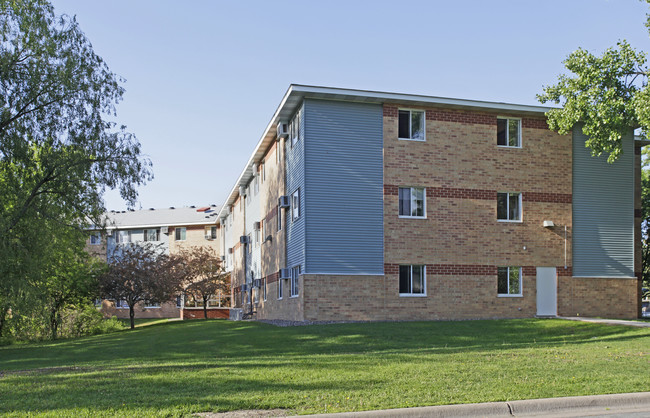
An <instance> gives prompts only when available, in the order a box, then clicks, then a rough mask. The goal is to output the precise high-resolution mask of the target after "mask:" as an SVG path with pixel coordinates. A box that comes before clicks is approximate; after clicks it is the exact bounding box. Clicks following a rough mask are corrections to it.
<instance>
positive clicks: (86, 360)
mask: <svg viewBox="0 0 650 418" xmlns="http://www.w3.org/2000/svg"><path fill="white" fill-rule="evenodd" d="M649 354H650V329H647V328H643V329H639V328H632V327H622V326H609V325H601V324H588V323H581V322H573V321H562V320H536V319H524V320H501V321H460V322H409V323H365V324H337V325H320V326H305V327H294V328H277V327H274V326H271V325H267V324H261V323H255V322H229V321H223V320H211V321H188V322H180V321H179V322H165V323H161V324H155V325H149V326H146V327H142V328H138V329H136V330H134V331H121V332H117V333H113V334H105V335H99V336H93V337H86V338H81V339H74V340H65V341H59V342H53V343H40V344H29V345H20V346H6V347H0V371H2V372H1V373H0V376H1V377H0V414H9V415H11V414H14V415H17V416H18V415H20V416H24V415H27V414H37V413H44V414H50V415H70V416H71V415H75V416H76V415H92V416H102V415H104V416H112V415H120V416H124V415H131V416H142V415H158V414H159V415H172V416H176V415H185V414H189V413H192V412H203V411H215V412H216V411H229V410H238V409H272V408H282V409H287V410H288V412H290V413H296V414H303V413H319V412H340V411H358V410H368V409H383V408H401V407H412V406H424V405H440V404H456V403H470V402H487V401H504V400H514V399H528V398H545V397H557V396H571V395H587V394H604V393H620V392H639V391H646V390H648V388H649V385H648V378H647V371H648V366H649V365H650V356H649Z"/></svg>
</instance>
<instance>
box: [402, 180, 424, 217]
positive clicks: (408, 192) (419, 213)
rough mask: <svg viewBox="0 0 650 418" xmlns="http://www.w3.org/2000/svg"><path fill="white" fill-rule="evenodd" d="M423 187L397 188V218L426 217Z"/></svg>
mask: <svg viewBox="0 0 650 418" xmlns="http://www.w3.org/2000/svg"><path fill="white" fill-rule="evenodd" d="M425 196H426V194H425V189H424V187H400V188H399V216H405V217H409V218H424V217H426V200H425Z"/></svg>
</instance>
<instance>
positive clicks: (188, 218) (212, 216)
mask: <svg viewBox="0 0 650 418" xmlns="http://www.w3.org/2000/svg"><path fill="white" fill-rule="evenodd" d="M219 209H220V207H219V206H216V205H210V206H203V207H197V206H190V207H182V208H175V207H169V208H165V209H154V208H150V209H147V210H131V211H110V212H108V213H106V228H105V230H104V231H100V230H96V231H92V232H91V234H90V237H89V239H88V242H87V245H86V248H87V249H88V251H89V252H90V253H91V254H93V255H95V256H97V257H100V258H102V259H105V260H107V259H108V257H111V255H112V254H113V252H114V250H115V248H116V247H119V246H120V245H142V244H144V243H152V244H155V245H159V246H160V247H161V250H162V251H163V252H164V253H166V254H175V253H178V252H179V251H180V250H182V249H183V248H190V247H197V246H206V247H209V248H213V249H214V250H215V251H217V252H218V253H220V252H221V247H220V241H219V240H217V235H218V234H217V231H218V230H219V228H220V227H221V225H220V224H218V223H217V214H218V212H219ZM209 304H210V306H209V309H210V314H209V315H210V317H227V316H228V312H227V310H221V309H219V308H227V307H229V306H230V295H215V297H214V299H213V300H211V301H210V302H209ZM102 311H103V312H104V314H105V315H106V316H116V317H118V318H128V317H129V307H128V305H126V303H125V302H123V301H112V300H111V301H109V300H104V301H102ZM135 315H136V318H181V317H183V318H199V317H200V318H202V317H203V305H202V301H195V300H194V299H189V298H188V297H187V296H185V295H179V296H178V297H177V298H176V300H173V301H169V302H167V303H163V304H157V303H142V304H140V306H137V307H136V310H135Z"/></svg>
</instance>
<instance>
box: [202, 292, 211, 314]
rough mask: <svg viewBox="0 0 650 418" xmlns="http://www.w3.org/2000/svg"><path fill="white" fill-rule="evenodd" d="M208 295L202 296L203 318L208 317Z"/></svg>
mask: <svg viewBox="0 0 650 418" xmlns="http://www.w3.org/2000/svg"><path fill="white" fill-rule="evenodd" d="M209 298H210V297H209V296H208V297H207V298H206V297H205V296H204V297H203V318H204V319H208V299H209Z"/></svg>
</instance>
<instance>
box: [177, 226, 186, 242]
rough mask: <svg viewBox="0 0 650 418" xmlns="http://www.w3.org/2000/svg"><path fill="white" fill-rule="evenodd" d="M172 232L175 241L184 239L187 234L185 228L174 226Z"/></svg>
mask: <svg viewBox="0 0 650 418" xmlns="http://www.w3.org/2000/svg"><path fill="white" fill-rule="evenodd" d="M174 232H175V235H176V237H175V238H176V241H185V238H186V234H187V228H185V227H183V228H174Z"/></svg>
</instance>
